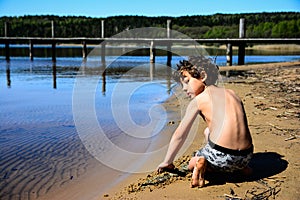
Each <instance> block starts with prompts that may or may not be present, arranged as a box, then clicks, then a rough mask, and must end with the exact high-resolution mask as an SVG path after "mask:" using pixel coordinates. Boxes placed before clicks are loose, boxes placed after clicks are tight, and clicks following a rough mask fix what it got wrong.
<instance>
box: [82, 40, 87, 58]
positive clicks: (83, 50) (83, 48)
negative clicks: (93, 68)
mask: <svg viewBox="0 0 300 200" xmlns="http://www.w3.org/2000/svg"><path fill="white" fill-rule="evenodd" d="M82 57H83V59H86V58H87V48H86V41H83V42H82Z"/></svg>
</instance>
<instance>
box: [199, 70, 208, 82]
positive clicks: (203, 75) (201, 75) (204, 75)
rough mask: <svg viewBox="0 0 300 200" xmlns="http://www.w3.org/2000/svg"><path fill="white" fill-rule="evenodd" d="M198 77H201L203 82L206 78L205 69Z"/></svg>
mask: <svg viewBox="0 0 300 200" xmlns="http://www.w3.org/2000/svg"><path fill="white" fill-rule="evenodd" d="M200 77H201V81H202V82H205V81H206V79H207V73H206V72H205V71H201V73H200Z"/></svg>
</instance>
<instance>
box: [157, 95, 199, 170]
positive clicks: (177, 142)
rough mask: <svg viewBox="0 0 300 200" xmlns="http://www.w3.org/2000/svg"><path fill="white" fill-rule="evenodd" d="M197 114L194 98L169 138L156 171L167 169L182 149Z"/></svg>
mask: <svg viewBox="0 0 300 200" xmlns="http://www.w3.org/2000/svg"><path fill="white" fill-rule="evenodd" d="M198 113H199V110H198V105H197V100H196V98H194V99H193V100H192V101H191V102H190V103H189V105H188V107H187V109H186V113H185V115H184V117H183V119H182V121H181V122H180V124H179V126H178V127H177V129H176V131H175V132H174V134H173V136H172V138H171V141H170V144H169V148H168V151H167V154H166V157H165V159H164V161H163V162H162V163H161V164H160V165H159V166H158V171H161V170H162V169H163V168H168V166H170V165H171V164H172V162H173V161H174V159H175V156H176V154H177V153H178V151H179V149H180V148H181V147H182V145H183V143H184V141H185V139H186V137H187V135H188V133H189V131H190V129H191V127H192V125H193V122H194V120H195V118H196V116H197V114H198Z"/></svg>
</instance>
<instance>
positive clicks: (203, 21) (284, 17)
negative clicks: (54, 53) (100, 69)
mask: <svg viewBox="0 0 300 200" xmlns="http://www.w3.org/2000/svg"><path fill="white" fill-rule="evenodd" d="M240 18H244V19H245V22H246V37H249V38H299V37H300V12H270V13H267V12H264V13H246V14H214V15H192V16H181V17H168V16H163V17H147V16H112V17H106V18H95V17H85V16H55V15H28V16H26V15H25V16H20V17H7V16H4V17H1V18H0V37H4V36H5V24H6V27H7V34H6V35H7V36H8V37H52V22H51V21H53V22H54V27H55V28H54V35H55V37H66V38H68V37H91V38H99V37H101V21H102V20H104V28H105V31H104V37H112V36H114V35H116V34H118V33H120V32H123V31H125V30H131V29H135V28H143V27H159V28H166V27H167V20H171V28H172V30H175V31H178V32H180V33H183V34H185V35H187V36H188V37H191V38H194V39H198V38H199V39H200V38H238V37H239V21H240Z"/></svg>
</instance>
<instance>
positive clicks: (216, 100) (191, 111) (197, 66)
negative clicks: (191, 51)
mask: <svg viewBox="0 0 300 200" xmlns="http://www.w3.org/2000/svg"><path fill="white" fill-rule="evenodd" d="M177 66H178V75H179V78H180V82H181V84H182V87H183V91H185V92H186V93H187V95H188V96H189V97H191V98H192V100H191V102H190V103H189V105H188V107H187V110H186V113H185V116H184V117H183V119H182V121H181V123H180V124H179V126H178V127H177V129H176V131H175V133H174V134H173V136H172V138H171V141H170V144H169V148H168V151H167V154H166V156H165V159H164V161H163V162H162V163H161V164H160V165H159V166H158V169H157V170H158V172H161V171H163V170H167V169H173V168H174V165H173V164H172V162H173V160H174V158H175V156H176V154H177V152H178V151H179V149H180V148H181V146H182V144H183V143H184V141H185V139H186V137H187V134H188V133H189V130H190V128H191V126H192V123H193V121H194V120H195V118H196V116H197V115H198V114H199V115H200V116H201V117H202V118H203V119H204V121H205V122H206V123H207V126H208V127H207V128H206V129H205V131H204V136H205V140H206V143H207V144H206V145H205V146H204V147H203V148H202V149H200V150H198V151H197V152H196V154H195V156H194V157H192V159H191V160H190V162H189V167H188V168H189V170H193V175H192V182H191V187H197V186H200V187H202V186H204V173H205V171H206V169H207V170H211V171H219V172H236V171H242V172H243V173H245V174H249V173H251V169H250V168H249V167H248V166H247V165H248V163H249V161H250V159H251V157H252V155H253V144H252V138H251V135H250V131H249V128H248V123H247V119H246V114H245V110H244V107H243V104H242V102H241V100H240V99H239V97H238V96H237V95H236V94H235V93H234V92H233V91H232V90H229V89H225V88H221V87H217V86H215V85H214V84H215V83H216V81H217V79H218V68H217V66H216V65H214V64H213V63H212V62H211V61H210V60H209V59H207V58H205V57H204V56H200V57H190V58H189V60H188V61H186V60H184V61H182V62H180V64H178V65H177Z"/></svg>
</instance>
